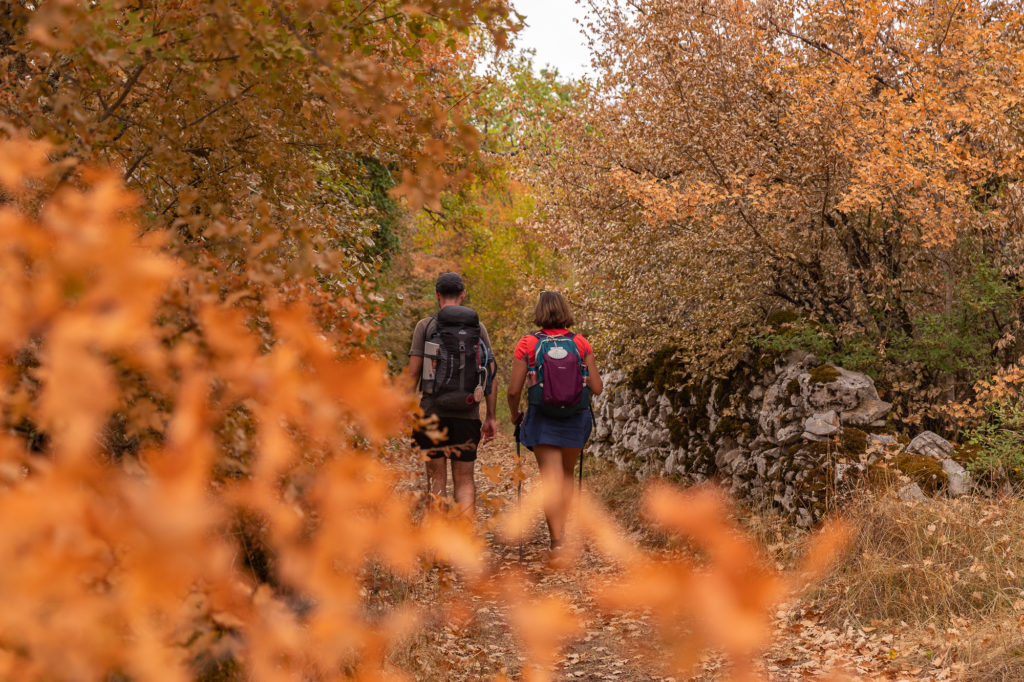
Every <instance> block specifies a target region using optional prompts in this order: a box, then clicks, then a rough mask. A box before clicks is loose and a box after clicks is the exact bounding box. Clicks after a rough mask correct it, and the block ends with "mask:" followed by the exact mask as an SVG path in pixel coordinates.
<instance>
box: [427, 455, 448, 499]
mask: <svg viewBox="0 0 1024 682" xmlns="http://www.w3.org/2000/svg"><path fill="white" fill-rule="evenodd" d="M427 492H428V493H430V494H432V495H437V496H438V497H440V498H444V496H445V493H447V492H448V459H447V458H446V457H431V458H430V459H428V460H427Z"/></svg>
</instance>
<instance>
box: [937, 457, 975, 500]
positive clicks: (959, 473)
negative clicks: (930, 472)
mask: <svg viewBox="0 0 1024 682" xmlns="http://www.w3.org/2000/svg"><path fill="white" fill-rule="evenodd" d="M942 470H943V471H944V472H946V482H947V486H946V491H947V492H948V493H949V494H950V496H951V497H960V496H961V495H966V494H967V493H969V492H971V488H972V487H974V482H973V481H972V480H971V475H970V474H968V473H967V470H966V469H964V468H963V467H962V466H960V465H959V464H958V463H957V462H956V461H955V460H952V459H944V460H942Z"/></svg>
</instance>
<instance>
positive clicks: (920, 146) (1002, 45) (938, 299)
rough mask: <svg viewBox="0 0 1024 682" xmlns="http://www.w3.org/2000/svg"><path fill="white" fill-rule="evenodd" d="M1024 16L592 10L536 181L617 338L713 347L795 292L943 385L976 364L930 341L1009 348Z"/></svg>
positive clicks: (921, 7)
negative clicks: (589, 36) (566, 120)
mask: <svg viewBox="0 0 1024 682" xmlns="http://www.w3.org/2000/svg"><path fill="white" fill-rule="evenodd" d="M1022 29H1024V25H1022V16H1021V13H1020V11H1019V8H1018V7H1017V6H1016V5H1015V4H1014V3H990V2H966V3H964V2H939V3H936V2H930V1H929V2H923V1H918V0H905V1H900V2H875V1H873V0H855V1H853V2H850V1H845V0H844V1H842V2H840V1H838V0H837V1H833V0H770V1H767V2H729V3H709V2H703V1H700V0H643V1H641V2H625V1H616V2H611V3H609V4H608V6H607V7H604V8H602V7H600V6H599V7H598V8H597V10H596V18H595V19H594V20H593V23H592V27H591V30H592V31H593V33H594V34H595V37H596V39H597V45H598V51H597V54H596V59H597V63H598V65H599V66H600V67H601V69H602V75H601V79H600V86H599V92H598V95H597V96H596V97H595V98H593V99H592V100H591V101H590V106H589V108H588V109H587V111H586V112H585V113H584V114H583V115H581V116H579V117H578V118H577V119H576V120H575V121H573V122H572V124H571V125H570V127H569V132H568V133H567V134H568V135H569V137H570V138H571V143H570V144H568V145H566V147H565V152H566V153H565V154H562V155H561V162H560V163H559V164H558V165H557V167H556V168H555V169H554V170H553V171H552V172H550V173H549V174H547V176H546V178H547V179H549V180H550V181H551V183H552V184H553V185H554V186H556V187H557V188H558V189H557V191H556V193H555V196H554V197H553V200H552V206H553V210H552V213H553V214H561V215H565V212H566V210H568V215H569V216H571V218H572V224H571V226H570V227H569V229H567V230H565V234H566V236H567V238H570V239H576V241H577V242H578V244H579V249H578V253H579V255H580V258H581V259H582V261H583V263H584V268H585V272H586V274H587V275H588V278H592V279H593V281H594V282H595V286H594V287H593V291H592V295H591V297H590V298H591V301H592V302H593V304H594V305H595V306H596V308H597V310H598V311H599V312H600V315H601V318H602V320H603V325H604V327H605V328H606V329H608V330H609V331H610V332H611V333H612V338H614V339H617V340H619V341H622V342H623V343H622V345H623V347H625V348H637V349H639V350H640V351H641V352H644V351H648V350H651V349H652V348H653V347H655V346H657V345H663V344H665V343H666V342H667V341H668V340H671V341H669V343H676V344H680V345H681V346H682V347H683V348H684V349H685V350H684V355H686V357H687V358H688V359H690V360H694V361H695V364H694V366H695V368H706V367H714V366H716V365H719V366H721V365H722V364H728V363H729V362H732V361H734V358H735V357H736V354H737V353H738V352H740V350H741V349H742V348H744V347H746V346H747V345H748V344H749V339H750V336H751V335H752V334H757V333H758V332H760V331H761V330H763V329H765V326H764V323H765V321H766V319H767V318H768V317H769V315H770V314H771V313H773V312H775V311H779V310H787V311H792V312H793V313H796V314H799V315H801V316H804V319H805V320H810V322H805V323H803V324H804V328H802V329H801V330H799V331H800V332H801V333H804V332H806V333H808V334H810V335H812V336H816V337H818V339H817V340H818V341H820V342H821V343H822V344H824V345H826V346H828V345H829V344H831V346H832V349H833V350H835V346H836V344H839V345H840V346H842V344H844V343H846V341H848V340H849V339H859V340H860V341H859V342H863V341H864V340H868V341H867V344H866V346H864V347H859V348H858V349H857V352H858V353H859V354H860V356H861V359H862V360H863V361H864V362H865V363H867V364H870V363H868V361H867V359H866V358H867V357H868V356H871V358H872V362H875V361H876V360H877V358H878V357H879V356H882V357H883V358H884V356H886V349H889V350H890V351H891V352H893V353H896V352H900V351H901V349H902V350H904V351H905V352H906V357H904V358H902V359H903V360H904V361H905V362H904V363H903V364H904V366H912V368H913V373H916V374H918V375H919V374H920V373H921V372H932V375H931V376H930V378H929V379H928V381H929V382H931V383H932V384H933V385H935V384H941V383H942V382H943V381H949V380H950V377H953V376H955V377H958V378H959V379H960V380H963V381H967V380H969V379H970V378H971V377H970V376H969V373H964V372H961V371H960V370H961V369H964V368H961V367H955V366H952V365H950V363H952V362H953V361H952V359H951V358H941V359H938V360H936V359H935V358H934V357H932V356H934V355H935V353H936V352H938V350H937V349H936V348H932V347H928V344H932V346H942V345H943V344H944V343H946V342H947V341H949V340H950V339H951V338H956V337H957V336H958V335H960V336H962V335H963V334H966V333H968V332H970V334H972V338H975V339H978V338H981V339H983V340H982V341H980V342H979V343H980V344H981V346H980V347H979V348H977V349H972V350H971V352H972V353H973V352H975V350H976V351H977V352H976V356H977V357H974V358H973V361H972V362H973V363H974V365H975V369H977V368H978V364H979V363H978V362H977V361H978V360H979V358H980V359H981V362H980V365H981V366H984V367H985V368H989V369H991V368H992V366H993V363H995V362H996V361H997V360H999V359H1002V360H1005V353H1004V352H1003V351H1005V350H1006V348H1007V346H1008V345H1012V341H1013V338H1014V337H1013V335H1014V334H1015V330H1016V325H1017V318H1018V315H1017V304H1016V300H1017V298H1018V295H1017V294H1018V290H1017V288H1016V284H1015V282H1016V276H1017V274H1018V269H1017V266H1016V265H1014V264H1015V263H1017V262H1019V259H1018V256H1019V253H1020V242H1019V235H1020V229H1021V227H1022V226H1024V222H1022V218H1024V216H1022V214H1021V210H1020V209H1021V187H1020V177H1021V170H1022V159H1024V157H1022V151H1024V147H1022V145H1021V141H1022V140H1021V127H1020V124H1021V117H1020V115H1021V94H1020V93H1021V91H1022V90H1021V86H1022V84H1024V83H1022V79H1024V72H1022V70H1021V68H1020V60H1019V55H1020V53H1021V50H1022V42H1024V33H1022ZM965 301H966V303H965ZM808 325H810V326H811V327H813V328H808ZM925 337H927V338H925ZM940 337H941V338H940ZM946 337H949V338H946ZM626 339H639V340H640V343H633V342H630V343H625V340H626ZM922 343H923V344H924V345H922ZM1000 344H1001V345H1000ZM844 348H846V350H848V351H849V346H848V345H847V346H844ZM851 352H852V351H851ZM1007 352H1008V351H1007ZM929 353H931V355H929ZM1001 353H1002V355H1001ZM847 360H849V358H847ZM947 361H948V362H947ZM929 363H931V364H929ZM874 369H875V370H878V368H877V367H875V368H874ZM879 371H880V370H879ZM939 375H942V377H941V378H940V377H939ZM926 383H927V382H926ZM946 388H949V386H948V385H946ZM935 390H939V389H938V388H936V389H935ZM943 390H945V389H943ZM932 397H934V396H932Z"/></svg>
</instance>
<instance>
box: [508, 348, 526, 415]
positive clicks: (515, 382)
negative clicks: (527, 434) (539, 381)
mask: <svg viewBox="0 0 1024 682" xmlns="http://www.w3.org/2000/svg"><path fill="white" fill-rule="evenodd" d="M524 383H526V359H525V358H513V359H512V376H511V377H510V378H509V380H508V413H509V417H511V419H512V423H513V424H515V423H516V422H517V421H519V400H520V398H522V396H523V384H524Z"/></svg>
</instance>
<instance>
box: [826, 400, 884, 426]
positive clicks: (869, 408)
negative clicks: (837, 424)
mask: <svg viewBox="0 0 1024 682" xmlns="http://www.w3.org/2000/svg"><path fill="white" fill-rule="evenodd" d="M891 409H892V403H887V402H885V401H884V400H865V401H864V402H862V403H861V404H860V405H858V406H857V407H855V408H853V409H852V410H846V411H845V412H843V413H842V414H841V415H839V419H840V420H841V421H842V422H843V423H844V424H849V425H850V426H865V425H868V424H872V423H874V422H877V421H879V420H881V419H882V418H883V417H885V415H887V414H889V411H890V410H891ZM883 423H884V422H883Z"/></svg>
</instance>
